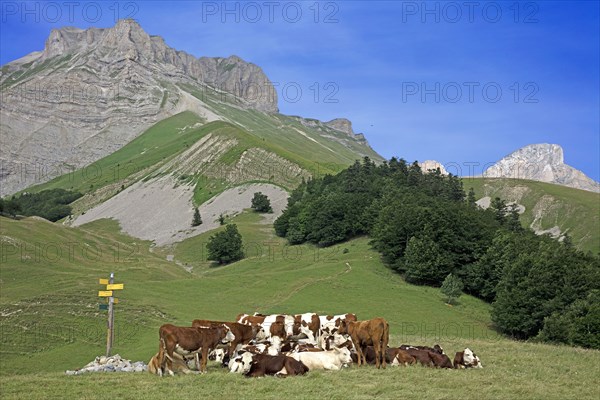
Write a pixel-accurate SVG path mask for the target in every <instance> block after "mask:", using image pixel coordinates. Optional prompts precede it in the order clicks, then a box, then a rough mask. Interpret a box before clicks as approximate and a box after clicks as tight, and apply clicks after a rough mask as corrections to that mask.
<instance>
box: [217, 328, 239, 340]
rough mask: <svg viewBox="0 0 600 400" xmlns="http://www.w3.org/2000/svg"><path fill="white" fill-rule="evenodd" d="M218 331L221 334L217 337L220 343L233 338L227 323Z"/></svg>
mask: <svg viewBox="0 0 600 400" xmlns="http://www.w3.org/2000/svg"><path fill="white" fill-rule="evenodd" d="M220 331H221V334H220V335H219V339H220V341H221V343H222V344H227V343H229V342H233V341H234V340H235V335H234V334H233V332H231V329H229V327H228V326H227V325H223V328H222V329H221V330H220Z"/></svg>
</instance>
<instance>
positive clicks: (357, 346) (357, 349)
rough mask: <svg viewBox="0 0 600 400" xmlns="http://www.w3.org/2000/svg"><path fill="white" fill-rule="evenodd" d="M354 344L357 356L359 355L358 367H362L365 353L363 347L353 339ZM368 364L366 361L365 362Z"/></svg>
mask: <svg viewBox="0 0 600 400" xmlns="http://www.w3.org/2000/svg"><path fill="white" fill-rule="evenodd" d="M352 344H354V348H355V349H356V354H357V356H358V357H357V361H358V366H359V367H360V366H361V365H362V362H363V352H362V349H361V347H360V346H359V345H358V344H357V343H356V342H355V341H354V339H352ZM365 363H366V360H365Z"/></svg>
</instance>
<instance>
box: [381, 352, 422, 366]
mask: <svg viewBox="0 0 600 400" xmlns="http://www.w3.org/2000/svg"><path fill="white" fill-rule="evenodd" d="M385 356H386V361H387V362H388V364H390V365H404V366H408V365H412V364H414V363H416V362H417V361H416V360H415V358H414V357H413V356H411V355H410V354H408V352H407V351H406V350H402V349H400V348H398V347H390V348H388V349H387V351H386V352H385Z"/></svg>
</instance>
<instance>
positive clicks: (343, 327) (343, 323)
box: [337, 319, 348, 335]
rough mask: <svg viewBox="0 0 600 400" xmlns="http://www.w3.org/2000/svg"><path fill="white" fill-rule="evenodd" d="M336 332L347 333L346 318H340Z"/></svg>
mask: <svg viewBox="0 0 600 400" xmlns="http://www.w3.org/2000/svg"><path fill="white" fill-rule="evenodd" d="M337 333H339V334H340V335H347V334H348V323H347V322H346V320H344V319H343V320H340V324H339V326H338V327H337Z"/></svg>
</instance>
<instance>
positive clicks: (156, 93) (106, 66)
mask: <svg viewBox="0 0 600 400" xmlns="http://www.w3.org/2000/svg"><path fill="white" fill-rule="evenodd" d="M257 91H258V94H257V93H256V92H257ZM190 93H192V94H193V95H192V94H190ZM207 93H208V94H211V93H212V94H213V95H214V94H215V93H217V94H219V96H218V97H217V98H218V99H221V98H224V97H227V101H232V102H234V103H235V104H236V105H237V106H239V107H243V108H249V109H256V110H259V111H262V112H267V113H271V112H277V111H278V108H277V95H276V93H275V90H274V88H273V85H272V84H271V82H270V81H269V79H268V78H267V76H266V75H265V74H264V73H263V71H262V70H261V68H260V67H258V66H256V65H254V64H251V63H248V62H245V61H243V60H242V59H240V58H239V57H236V56H231V57H229V58H207V57H202V58H196V57H194V56H192V55H190V54H187V53H185V52H183V51H178V50H175V49H172V48H170V47H169V46H167V45H166V44H165V42H164V40H163V39H162V38H160V37H158V36H150V35H148V34H147V33H146V32H145V31H144V30H143V29H142V28H141V27H140V26H139V25H138V24H137V22H135V21H133V20H130V19H128V20H121V21H119V22H118V23H117V24H116V25H115V26H114V27H112V28H108V29H98V28H90V29H87V30H82V29H77V28H71V27H67V28H62V29H57V30H53V31H52V32H51V34H50V36H49V37H48V39H47V40H46V44H45V48H44V50H43V51H39V52H34V53H31V54H29V55H27V56H25V57H23V58H21V59H19V60H15V61H13V62H11V63H9V64H6V65H4V66H3V67H2V70H1V72H0V131H1V133H2V135H1V136H0V195H6V194H10V193H14V192H16V191H18V190H21V189H24V188H26V187H28V186H30V185H32V184H37V183H42V182H45V181H47V180H49V179H51V178H53V177H54V176H58V175H61V174H64V173H66V172H69V171H70V170H73V169H75V168H80V167H83V166H85V165H87V164H89V163H91V162H93V161H95V160H97V159H99V158H102V157H104V156H106V155H108V154H110V153H112V152H114V151H116V150H118V149H119V148H121V147H122V146H123V145H125V144H126V143H128V142H129V141H131V140H132V139H133V138H135V137H136V136H138V135H139V134H140V133H142V132H143V131H144V130H145V129H147V128H148V127H149V126H151V125H153V124H154V123H156V122H158V121H160V120H162V119H164V118H166V117H169V116H172V115H174V114H177V113H179V112H182V111H185V110H191V111H193V112H195V113H197V114H199V115H200V116H201V117H203V118H204V119H205V120H206V121H212V120H215V119H220V116H219V115H218V114H217V113H215V112H214V110H213V109H211V107H210V106H209V105H208V104H207V103H206V101H204V95H205V94H207ZM213 97H214V96H213ZM232 99H233V100H232ZM102 173H109V172H108V171H102Z"/></svg>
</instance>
